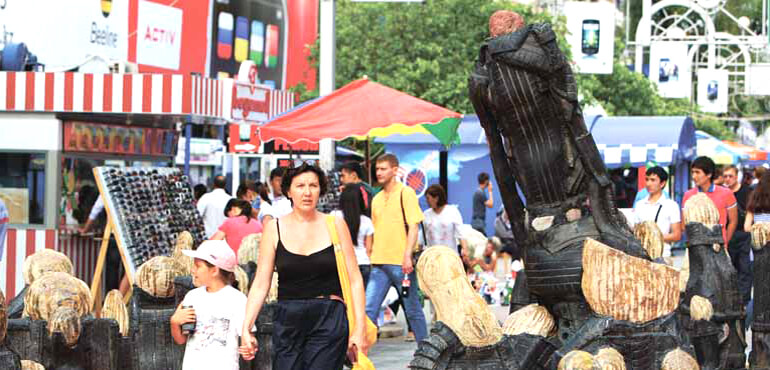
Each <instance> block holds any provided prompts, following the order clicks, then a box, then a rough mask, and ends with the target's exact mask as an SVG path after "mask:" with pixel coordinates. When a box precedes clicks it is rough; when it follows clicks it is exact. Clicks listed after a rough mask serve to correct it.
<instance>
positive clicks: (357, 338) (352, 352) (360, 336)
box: [348, 332, 369, 363]
mask: <svg viewBox="0 0 770 370" xmlns="http://www.w3.org/2000/svg"><path fill="white" fill-rule="evenodd" d="M358 352H362V353H363V354H365V355H366V354H368V353H369V343H368V342H367V341H366V334H365V333H363V332H362V333H357V334H353V336H351V337H350V340H348V358H349V359H350V362H352V363H356V362H358Z"/></svg>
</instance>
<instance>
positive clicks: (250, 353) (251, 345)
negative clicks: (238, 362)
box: [238, 331, 259, 361]
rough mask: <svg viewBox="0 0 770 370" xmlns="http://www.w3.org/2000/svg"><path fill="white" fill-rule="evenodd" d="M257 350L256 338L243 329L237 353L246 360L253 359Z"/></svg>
mask: <svg viewBox="0 0 770 370" xmlns="http://www.w3.org/2000/svg"><path fill="white" fill-rule="evenodd" d="M257 351H259V344H258V343H257V338H254V336H253V335H251V333H250V332H249V331H244V332H243V335H241V346H240V347H238V353H240V354H241V357H243V359H244V360H246V361H251V360H253V359H254V355H255V354H256V353H257Z"/></svg>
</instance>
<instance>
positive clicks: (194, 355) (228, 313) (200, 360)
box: [182, 285, 246, 370]
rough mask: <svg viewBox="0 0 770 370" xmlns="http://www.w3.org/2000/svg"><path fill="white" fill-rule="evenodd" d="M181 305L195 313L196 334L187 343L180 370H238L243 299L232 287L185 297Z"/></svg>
mask: <svg viewBox="0 0 770 370" xmlns="http://www.w3.org/2000/svg"><path fill="white" fill-rule="evenodd" d="M182 305H185V306H186V305H191V306H193V308H194V309H195V316H196V323H195V332H194V333H193V334H192V335H191V336H190V337H189V338H188V339H187V346H186V347H185V352H184V361H183V363H182V369H183V370H194V369H227V370H230V369H232V370H238V346H239V345H240V343H238V337H239V336H240V334H241V326H243V316H244V314H245V312H246V296H245V295H243V293H241V292H240V291H238V290H237V289H235V288H233V287H231V286H229V285H228V286H225V287H224V288H222V289H220V290H219V291H217V292H216V293H209V292H207V291H206V287H200V288H195V289H193V290H191V291H189V292H188V293H187V295H186V296H185V297H184V300H182Z"/></svg>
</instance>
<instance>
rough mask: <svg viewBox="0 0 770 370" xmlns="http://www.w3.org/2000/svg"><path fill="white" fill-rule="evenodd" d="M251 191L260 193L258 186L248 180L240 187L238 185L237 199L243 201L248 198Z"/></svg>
mask: <svg viewBox="0 0 770 370" xmlns="http://www.w3.org/2000/svg"><path fill="white" fill-rule="evenodd" d="M249 190H251V191H253V192H255V193H258V190H257V184H256V183H255V182H254V181H251V180H246V181H244V182H243V183H241V184H240V185H238V190H236V191H235V197H236V198H239V199H243V197H244V196H246V194H247V193H248V192H249Z"/></svg>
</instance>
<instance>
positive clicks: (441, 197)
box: [425, 184, 446, 207]
mask: <svg viewBox="0 0 770 370" xmlns="http://www.w3.org/2000/svg"><path fill="white" fill-rule="evenodd" d="M425 195H430V196H432V197H434V198H436V206H438V207H443V206H444V205H446V191H445V190H444V187H443V186H441V185H439V184H433V185H431V186H428V189H427V190H425Z"/></svg>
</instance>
